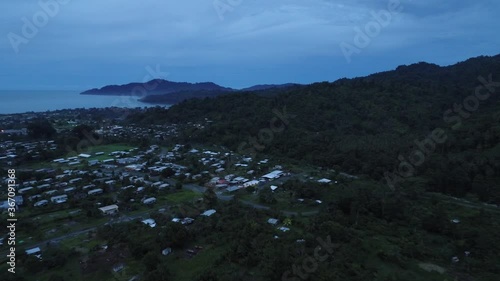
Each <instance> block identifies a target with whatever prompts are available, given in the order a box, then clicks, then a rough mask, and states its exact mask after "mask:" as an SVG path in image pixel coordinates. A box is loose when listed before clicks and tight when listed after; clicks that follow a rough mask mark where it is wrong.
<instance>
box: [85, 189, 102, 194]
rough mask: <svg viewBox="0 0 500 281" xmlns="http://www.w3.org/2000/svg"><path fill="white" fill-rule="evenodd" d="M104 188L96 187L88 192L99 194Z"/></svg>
mask: <svg viewBox="0 0 500 281" xmlns="http://www.w3.org/2000/svg"><path fill="white" fill-rule="evenodd" d="M102 193H103V190H102V189H101V188H96V189H92V190H90V191H89V192H87V194H88V195H97V194H102Z"/></svg>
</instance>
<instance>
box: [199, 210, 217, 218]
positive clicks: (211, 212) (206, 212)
mask: <svg viewBox="0 0 500 281" xmlns="http://www.w3.org/2000/svg"><path fill="white" fill-rule="evenodd" d="M216 212H217V211H216V210H214V209H211V210H206V211H205V212H203V214H201V215H202V216H205V217H210V216H211V215H213V214H215V213H216Z"/></svg>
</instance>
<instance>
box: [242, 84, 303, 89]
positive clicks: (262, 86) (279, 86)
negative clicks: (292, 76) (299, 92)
mask: <svg viewBox="0 0 500 281" xmlns="http://www.w3.org/2000/svg"><path fill="white" fill-rule="evenodd" d="M297 85H299V84H295V83H286V84H263V85H255V86H252V87H248V88H243V89H241V90H240V91H261V90H268V89H279V88H288V87H292V86H297Z"/></svg>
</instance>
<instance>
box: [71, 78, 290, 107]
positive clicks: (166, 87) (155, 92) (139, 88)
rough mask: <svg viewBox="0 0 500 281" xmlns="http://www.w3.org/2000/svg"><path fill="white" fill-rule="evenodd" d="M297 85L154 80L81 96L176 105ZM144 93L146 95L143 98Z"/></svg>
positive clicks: (117, 86) (104, 88) (86, 92)
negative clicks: (131, 98) (237, 86)
mask: <svg viewBox="0 0 500 281" xmlns="http://www.w3.org/2000/svg"><path fill="white" fill-rule="evenodd" d="M298 85H299V84H293V83H288V84H277V85H255V86H252V87H248V88H243V89H240V90H238V89H233V88H229V87H223V86H220V85H217V84H215V83H212V82H203V83H188V82H172V81H167V80H162V79H154V80H151V81H149V82H147V83H129V84H125V85H109V86H105V87H102V88H100V89H97V88H94V89H91V90H88V91H85V92H82V93H81V95H113V96H115V95H117V96H141V99H140V101H142V102H146V103H158V104H176V103H179V102H181V101H183V100H186V99H191V98H207V97H216V96H219V95H223V94H228V93H235V92H248V91H251V92H256V91H261V93H263V94H267V93H268V92H269V91H271V90H272V89H283V88H287V87H293V86H298ZM144 92H145V93H146V95H145V96H144V94H143V93H144Z"/></svg>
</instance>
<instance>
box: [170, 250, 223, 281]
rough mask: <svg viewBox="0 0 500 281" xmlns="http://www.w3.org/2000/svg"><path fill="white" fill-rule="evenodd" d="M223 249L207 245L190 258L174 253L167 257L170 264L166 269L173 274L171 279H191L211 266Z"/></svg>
mask: <svg viewBox="0 0 500 281" xmlns="http://www.w3.org/2000/svg"><path fill="white" fill-rule="evenodd" d="M224 251H225V249H224V248H213V247H211V246H207V247H205V248H204V249H203V250H202V251H201V252H199V253H198V254H197V255H196V256H195V257H193V258H191V259H187V258H184V257H183V253H176V254H174V255H172V256H169V257H168V258H167V259H168V262H169V264H170V265H171V266H170V267H169V268H168V269H169V270H170V272H171V273H172V275H173V276H175V279H173V280H178V281H192V280H195V277H196V276H198V275H199V274H201V273H202V272H204V271H205V270H207V269H210V268H211V267H213V265H214V262H215V261H216V260H217V259H218V258H219V257H220V256H221V255H222V254H223V253H224Z"/></svg>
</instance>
